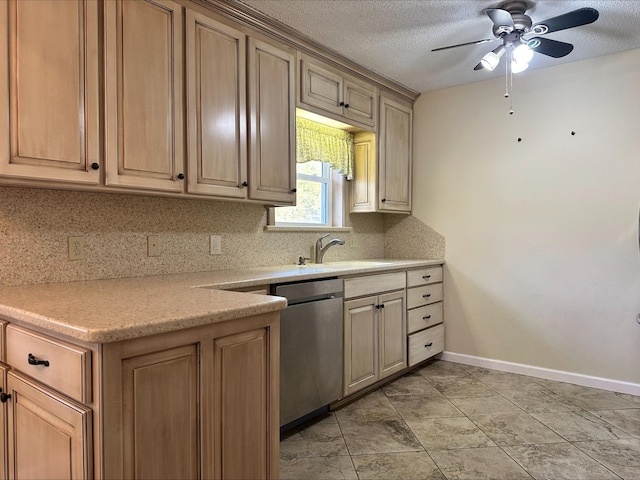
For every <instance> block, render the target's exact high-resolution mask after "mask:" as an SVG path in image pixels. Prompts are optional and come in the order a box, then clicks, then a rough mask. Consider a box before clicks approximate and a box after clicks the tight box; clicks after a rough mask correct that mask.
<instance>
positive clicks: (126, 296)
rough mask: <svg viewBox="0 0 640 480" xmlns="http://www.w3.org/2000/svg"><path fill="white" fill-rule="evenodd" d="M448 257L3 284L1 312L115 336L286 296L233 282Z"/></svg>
mask: <svg viewBox="0 0 640 480" xmlns="http://www.w3.org/2000/svg"><path fill="white" fill-rule="evenodd" d="M443 263H444V262H443V261H442V260H356V261H346V262H330V263H324V264H310V265H304V266H297V265H283V266H274V267H259V268H243V269H237V270H217V271H210V272H197V273H184V274H175V275H158V276H150V277H134V278H118V279H109V280H92V281H82V282H68V283H48V284H39V285H24V286H16V287H2V288H0V316H3V317H5V318H6V319H8V320H9V321H12V320H13V321H17V322H19V323H21V324H25V325H32V326H35V327H39V328H42V329H45V330H48V331H50V332H55V333H58V334H61V335H64V336H67V337H70V338H71V339H76V340H81V341H84V342H89V343H109V342H115V341H120V340H126V339H129V338H135V337H141V336H147V335H153V334H156V333H164V332H171V331H175V330H181V329H184V328H190V327H196V326H201V325H206V324H210V323H216V322H223V321H227V320H232V319H234V318H241V317H247V316H251V315H258V314H261V313H268V312H274V311H278V310H282V309H283V308H285V307H286V305H287V302H286V300H285V299H284V298H281V297H274V296H269V295H254V294H249V293H241V292H233V291H229V289H237V288H244V287H252V286H257V285H266V284H274V283H285V282H292V281H299V280H311V279H314V278H324V277H333V276H347V275H360V274H368V273H379V272H384V271H391V270H399V269H406V268H418V267H423V266H430V265H441V264H443Z"/></svg>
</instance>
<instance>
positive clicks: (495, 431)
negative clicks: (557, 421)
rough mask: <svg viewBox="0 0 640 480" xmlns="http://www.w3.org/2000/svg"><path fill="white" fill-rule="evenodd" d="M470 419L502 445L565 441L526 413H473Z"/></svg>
mask: <svg viewBox="0 0 640 480" xmlns="http://www.w3.org/2000/svg"><path fill="white" fill-rule="evenodd" d="M470 419H471V421H472V422H473V423H475V424H476V425H477V426H478V427H479V428H480V430H482V431H483V432H484V433H485V434H486V435H488V436H489V437H490V438H491V440H493V441H494V442H496V443H497V444H498V445H500V446H505V445H531V444H542V443H561V442H564V441H565V440H564V439H563V438H562V437H560V436H559V435H557V434H556V433H555V432H554V431H553V430H551V429H549V428H548V427H546V426H545V425H543V424H542V423H540V422H539V421H537V420H536V419H535V418H532V417H531V416H530V415H528V414H526V413H512V414H501V415H473V416H471V417H470Z"/></svg>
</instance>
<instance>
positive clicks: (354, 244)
mask: <svg viewBox="0 0 640 480" xmlns="http://www.w3.org/2000/svg"><path fill="white" fill-rule="evenodd" d="M350 246H351V248H358V247H359V246H360V242H359V241H358V237H356V236H355V235H351V242H350Z"/></svg>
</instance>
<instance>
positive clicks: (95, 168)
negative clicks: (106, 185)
mask: <svg viewBox="0 0 640 480" xmlns="http://www.w3.org/2000/svg"><path fill="white" fill-rule="evenodd" d="M91 168H93V169H94V170H98V169H99V168H100V164H99V163H95V162H94V163H92V164H91Z"/></svg>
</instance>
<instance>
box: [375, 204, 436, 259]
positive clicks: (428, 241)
mask: <svg viewBox="0 0 640 480" xmlns="http://www.w3.org/2000/svg"><path fill="white" fill-rule="evenodd" d="M444 254H445V239H444V237H443V236H442V235H440V234H439V233H438V232H436V231H435V230H433V229H432V228H430V227H429V226H428V225H426V224H425V223H424V222H422V221H420V220H419V219H417V218H416V217H414V216H413V215H408V216H405V215H391V214H388V215H384V257H385V258H406V259H409V258H416V259H423V258H427V259H436V260H444Z"/></svg>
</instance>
